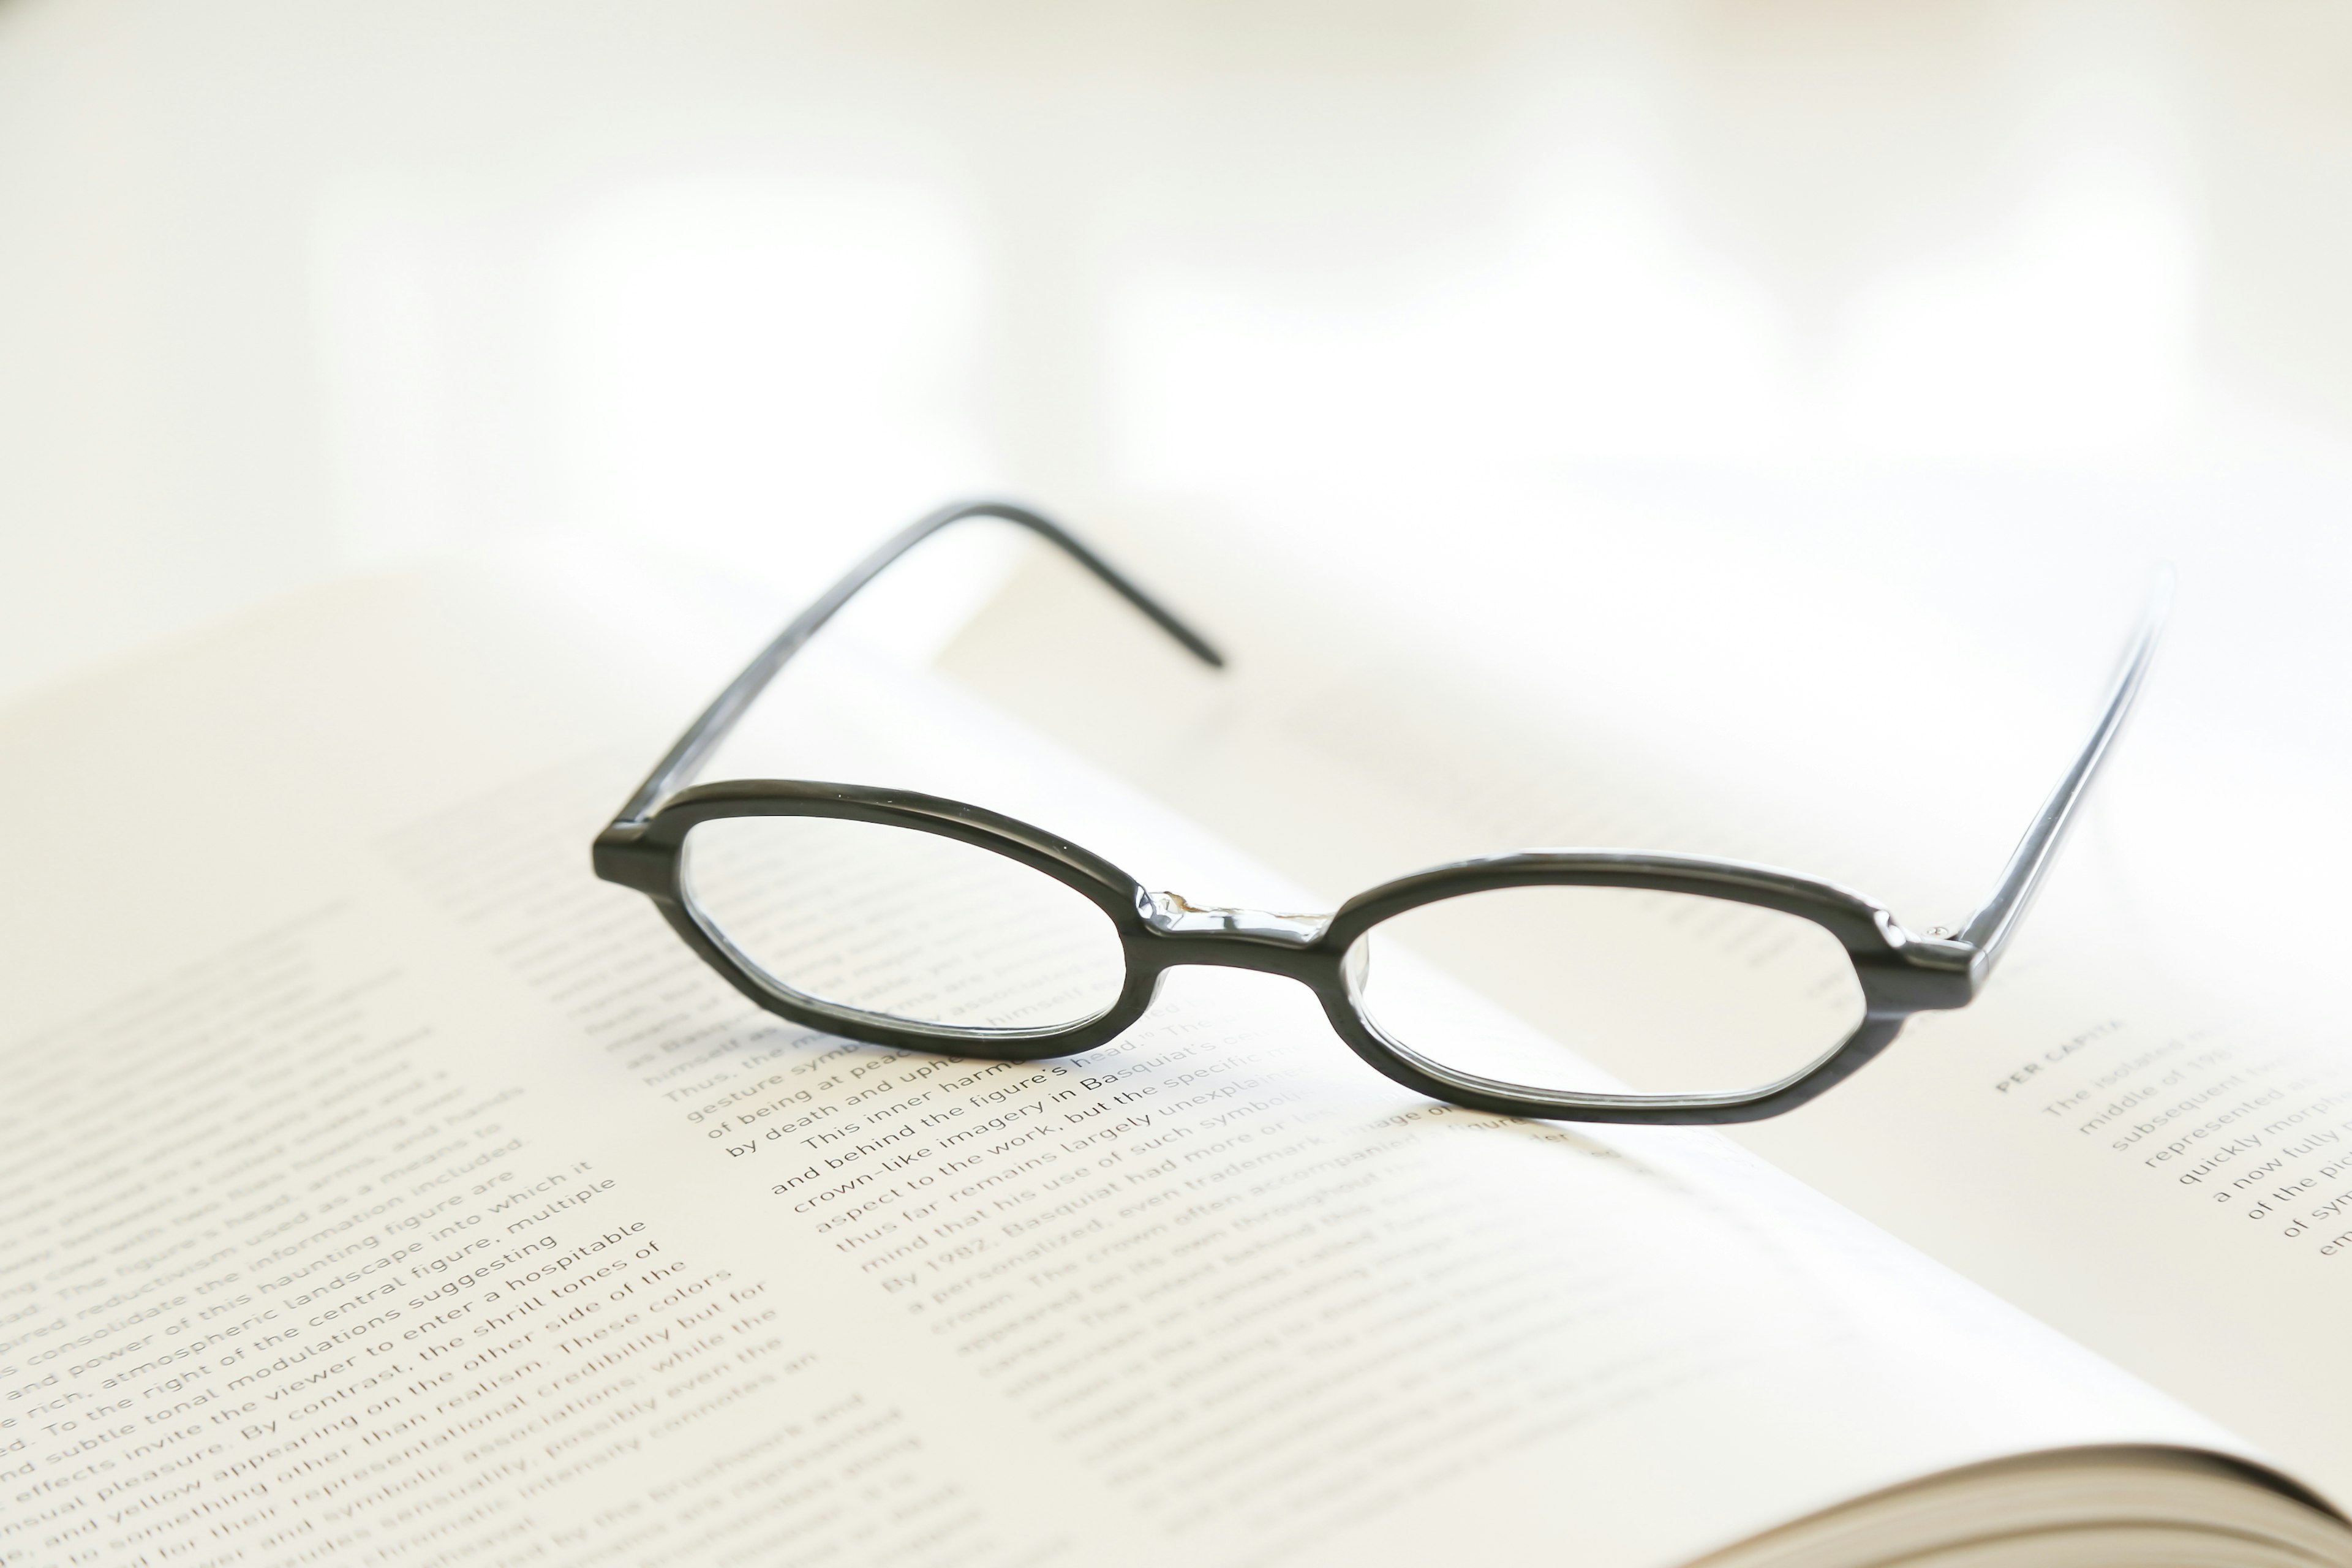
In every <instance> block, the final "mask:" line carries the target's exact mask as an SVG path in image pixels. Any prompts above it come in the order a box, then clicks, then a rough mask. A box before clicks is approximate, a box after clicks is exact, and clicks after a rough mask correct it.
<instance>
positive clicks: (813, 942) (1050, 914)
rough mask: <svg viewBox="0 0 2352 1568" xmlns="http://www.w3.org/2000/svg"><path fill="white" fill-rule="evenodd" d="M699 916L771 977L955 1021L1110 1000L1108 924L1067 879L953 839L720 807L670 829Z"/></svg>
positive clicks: (1103, 1004) (1004, 1023)
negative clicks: (676, 835) (687, 826)
mask: <svg viewBox="0 0 2352 1568" xmlns="http://www.w3.org/2000/svg"><path fill="white" fill-rule="evenodd" d="M686 889H687V896H688V900H689V902H690V903H691V905H692V907H693V909H694V911H695V913H696V915H697V916H698V918H699V919H700V920H701V921H702V923H703V925H704V927H705V929H707V930H709V931H712V932H714V933H715V934H717V935H719V937H721V938H722V939H723V940H724V941H725V942H726V943H727V945H729V946H730V947H732V948H733V949H734V950H735V952H737V953H738V954H740V956H741V957H742V958H743V959H745V960H746V961H747V962H749V963H751V964H752V965H753V966H754V967H756V968H758V969H759V970H761V972H762V973H765V974H766V975H767V977H768V978H769V979H771V980H772V981H774V982H775V983H776V984H779V985H781V986H782V987H784V988H785V989H786V990H790V991H796V992H798V993H800V994H802V995H803V996H809V997H813V998H814V999H816V1000H818V1001H821V1002H829V1003H832V1004H834V1005H837V1006H842V1007H848V1008H854V1009H856V1011H858V1012H861V1013H869V1014H872V1015H874V1016H877V1017H880V1018H885V1019H892V1020H898V1021H903V1022H907V1023H916V1024H928V1025H932V1026H949V1027H955V1028H968V1029H1055V1028H1066V1027H1069V1026H1073V1025H1076V1024H1083V1023H1085V1022H1086V1021H1087V1020H1088V1019H1090V1018H1094V1017H1097V1016H1100V1015H1102V1014H1103V1013H1104V1012H1106V1011H1108V1009H1109V1007H1110V1005H1112V1004H1113V1003H1114V1002H1116V1001H1118V994H1119V991H1120V989H1121V987H1122V986H1123V984H1125V981H1126V977H1127V961H1126V955H1125V953H1124V952H1123V951H1122V950H1121V948H1120V946H1119V940H1118V930H1117V928H1115V927H1114V926H1113V925H1112V924H1111V922H1110V917H1109V916H1108V915H1106V914H1105V913H1103V911H1102V910H1101V909H1099V908H1098V907H1097V906H1096V904H1095V903H1094V902H1093V901H1092V900H1088V899H1087V897H1085V895H1083V894H1081V893H1079V892H1078V891H1077V890H1076V889H1073V888H1070V887H1068V886H1066V884H1064V883H1062V882H1059V881H1056V880H1055V879H1053V878H1051V877H1048V876H1046V875H1045V873H1043V872H1041V871H1034V870H1032V869H1030V868H1028V867H1026V866H1024V865H1023V864H1022V863H1021V862H1020V861H1018V860H1014V859H1012V858H1008V857H1006V856H1003V855H998V854H995V853H993V852H992V851H990V850H986V849H982V848H980V847H977V846H975V845H971V844H966V843H964V842H963V841H962V840H961V839H955V838H946V837H940V835H938V834H936V833H919V832H917V831H915V830H913V829H911V828H905V827H892V826H885V825H882V824H879V823H872V822H856V821H851V820H849V819H847V818H845V817H835V816H729V817H719V818H717V819H715V820H713V821H709V822H703V823H698V824H697V825H696V826H694V828H693V829H692V830H690V831H689V832H688V834H687V837H686Z"/></svg>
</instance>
